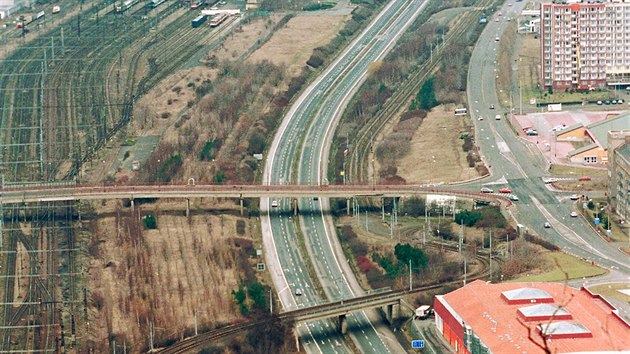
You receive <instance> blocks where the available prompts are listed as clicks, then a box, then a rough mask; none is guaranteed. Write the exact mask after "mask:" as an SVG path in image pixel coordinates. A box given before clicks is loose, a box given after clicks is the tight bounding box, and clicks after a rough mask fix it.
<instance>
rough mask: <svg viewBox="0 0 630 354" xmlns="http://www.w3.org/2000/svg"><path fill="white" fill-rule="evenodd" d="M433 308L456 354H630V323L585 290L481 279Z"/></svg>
mask: <svg viewBox="0 0 630 354" xmlns="http://www.w3.org/2000/svg"><path fill="white" fill-rule="evenodd" d="M433 307H434V310H435V325H436V326H437V328H438V331H439V332H440V333H442V335H443V336H444V338H445V339H446V341H448V342H449V343H450V344H451V346H452V347H453V349H454V352H455V353H461V354H477V353H495V354H497V353H515V354H516V353H519V354H520V353H523V354H524V353H527V354H532V353H544V352H545V348H546V349H548V350H549V351H550V352H551V353H620V352H621V353H628V354H630V324H629V323H627V322H626V321H624V320H623V319H622V318H621V317H619V315H618V312H617V310H616V309H615V307H614V306H612V305H611V304H610V303H609V302H608V301H606V300H605V299H604V298H602V297H600V296H599V295H595V294H593V293H591V292H590V291H588V289H585V288H582V289H575V288H572V287H569V286H566V285H564V284H560V283H501V284H492V283H487V282H484V281H481V280H476V281H474V282H472V283H470V284H468V285H466V286H464V287H462V288H460V289H457V290H455V291H453V292H450V293H448V294H446V295H438V296H436V297H435V301H434V304H433Z"/></svg>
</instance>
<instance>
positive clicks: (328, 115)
mask: <svg viewBox="0 0 630 354" xmlns="http://www.w3.org/2000/svg"><path fill="white" fill-rule="evenodd" d="M425 3H426V0H412V1H408V0H407V1H405V0H393V1H391V2H390V3H389V4H388V5H387V6H385V8H384V9H383V11H382V12H381V13H380V14H379V15H378V16H377V17H376V18H375V19H374V20H373V21H372V23H370V25H368V27H367V28H366V29H365V30H364V31H363V32H362V33H361V34H360V35H359V36H358V37H357V38H356V39H355V40H354V41H353V42H352V43H351V44H350V45H349V46H348V48H347V49H346V50H345V51H344V52H343V53H342V54H341V55H340V56H339V58H338V59H337V60H335V62H333V63H332V64H331V65H330V66H329V68H328V69H327V70H326V71H325V72H324V73H323V74H322V75H321V76H320V77H319V78H318V79H317V80H315V82H313V83H312V84H311V85H310V86H309V87H308V88H307V89H306V90H305V92H304V93H303V94H302V95H301V96H300V97H299V98H298V100H297V101H296V103H295V104H294V105H293V106H292V107H291V109H290V110H289V112H288V114H287V116H286V117H285V119H284V121H283V123H282V125H281V126H280V128H279V130H278V133H277V134H276V136H275V138H274V141H273V143H272V146H271V148H270V151H269V155H268V158H267V163H266V165H265V172H264V182H265V184H278V183H279V184H284V183H287V182H295V181H298V182H299V183H320V182H321V178H320V176H321V172H322V171H321V168H320V166H321V165H322V164H324V165H325V164H326V162H327V161H326V160H327V154H324V151H326V150H325V149H326V146H327V143H328V142H329V141H328V139H327V138H328V137H329V136H330V134H331V132H332V129H333V128H334V124H335V123H334V122H335V118H336V117H337V115H338V114H339V112H340V111H341V110H342V109H343V107H344V105H345V102H346V101H347V99H348V98H349V97H350V95H351V93H352V92H353V91H354V90H355V89H356V87H358V85H359V84H360V83H361V81H362V80H363V78H364V75H365V74H366V72H367V68H368V66H369V64H370V63H371V62H373V61H374V60H377V59H378V58H380V57H382V56H383V55H384V53H386V52H387V50H389V49H391V46H392V45H393V43H394V42H395V40H396V39H397V38H398V36H400V35H401V34H402V32H404V30H405V29H406V28H407V27H408V26H409V25H410V24H411V22H412V21H413V19H414V18H415V17H416V16H417V15H418V14H419V12H420V10H421V9H422V8H423V7H424V4H425ZM311 123H312V125H311V128H309V124H311ZM307 129H308V131H309V135H308V136H306V137H305V135H304V132H305V131H306V130H307ZM300 151H301V158H300V161H301V162H302V163H300V164H299V166H298V171H299V172H298V175H297V176H296V175H295V171H294V168H295V167H294V161H295V158H296V155H297V154H298V152H300ZM272 202H273V205H277V206H275V207H274V206H272ZM291 203H292V201H291V200H290V199H280V198H276V199H273V198H272V201H270V199H261V211H262V212H263V214H265V211H266V215H263V218H262V228H263V237H264V243H265V251H266V260H267V264H268V266H269V269H270V272H271V274H272V277H273V280H274V284H275V287H276V289H277V291H278V297H279V298H280V300H281V302H282V306H283V308H284V309H291V308H296V307H297V308H299V307H302V306H305V305H312V304H314V303H318V302H321V301H322V299H321V298H320V297H319V295H318V292H317V291H316V290H315V288H314V287H315V285H314V284H318V282H317V281H316V280H314V279H311V277H310V273H309V271H308V268H307V267H308V264H309V263H308V262H305V261H304V259H305V258H306V257H308V256H309V255H310V256H311V257H312V260H313V261H312V262H311V263H312V265H313V266H314V268H315V272H316V273H317V274H318V276H319V278H320V280H321V285H322V287H323V290H324V292H325V293H326V295H327V296H328V297H329V298H331V299H339V298H346V297H352V296H354V292H353V290H351V289H352V287H351V286H350V283H351V282H354V279H353V276H352V274H351V272H350V271H348V269H349V268H348V267H347V262H346V260H345V257H344V256H343V254H339V253H337V252H336V249H337V248H336V247H334V245H333V243H334V242H338V241H337V240H336V237H335V235H334V233H331V232H330V230H328V229H327V228H326V227H325V219H324V218H323V213H322V210H324V209H325V208H324V207H325V206H327V204H326V201H325V200H323V199H322V200H317V201H316V200H313V199H312V198H302V199H300V201H299V204H300V208H301V214H302V215H305V216H304V217H301V218H300V223H299V224H298V223H295V222H294V220H292V219H291V217H290V216H289V215H290V210H291V208H292V205H291ZM300 225H301V226H303V227H304V231H303V232H302V233H303V234H304V238H303V239H304V240H305V243H306V245H304V246H305V248H306V249H308V250H309V252H308V253H309V255H304V254H303V251H302V250H303V249H304V248H300V244H299V243H300V241H299V240H300V238H299V237H298V236H297V233H298V232H299V230H298V229H299V226H300ZM354 285H355V286H356V284H354ZM297 294H302V295H297ZM368 315H369V314H368V313H367V312H364V313H361V314H358V315H352V316H348V329H349V331H352V333H353V339H354V341H355V343H356V345H357V346H358V347H359V349H360V350H361V351H362V352H369V353H387V352H391V351H395V352H403V351H402V348H401V347H400V346H399V345H398V344H397V343H396V342H395V341H393V340H390V338H389V337H386V335H387V333H384V332H385V330H383V329H379V331H377V329H376V328H374V326H373V325H372V323H371V321H370V320H369V319H368V317H367V316H368ZM333 326H334V324H333V322H332V321H316V322H309V323H307V324H306V326H299V327H298V330H299V331H300V334H301V336H302V340H303V343H304V344H305V345H306V348H307V350H309V351H322V352H337V351H341V352H346V351H347V350H348V349H347V348H343V342H342V340H341V339H340V338H339V335H338V334H336V331H335V329H334V327H333ZM386 342H387V343H386Z"/></svg>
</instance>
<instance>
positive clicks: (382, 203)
mask: <svg viewBox="0 0 630 354" xmlns="http://www.w3.org/2000/svg"><path fill="white" fill-rule="evenodd" d="M381 221H382V222H385V198H383V197H381Z"/></svg>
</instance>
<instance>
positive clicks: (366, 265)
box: [356, 256, 374, 274]
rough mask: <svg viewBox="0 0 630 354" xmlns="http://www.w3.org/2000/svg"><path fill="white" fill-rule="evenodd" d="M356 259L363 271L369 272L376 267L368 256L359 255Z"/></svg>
mask: <svg viewBox="0 0 630 354" xmlns="http://www.w3.org/2000/svg"><path fill="white" fill-rule="evenodd" d="M356 261H357V267H359V270H361V272H363V273H366V274H367V273H368V272H369V271H371V270H372V269H373V268H374V264H373V263H372V261H371V260H370V259H369V258H368V257H367V256H357V258H356Z"/></svg>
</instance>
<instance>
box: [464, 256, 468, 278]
mask: <svg viewBox="0 0 630 354" xmlns="http://www.w3.org/2000/svg"><path fill="white" fill-rule="evenodd" d="M466 265H467V264H466V255H464V286H466V276H467V275H468V269H467V267H466Z"/></svg>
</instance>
